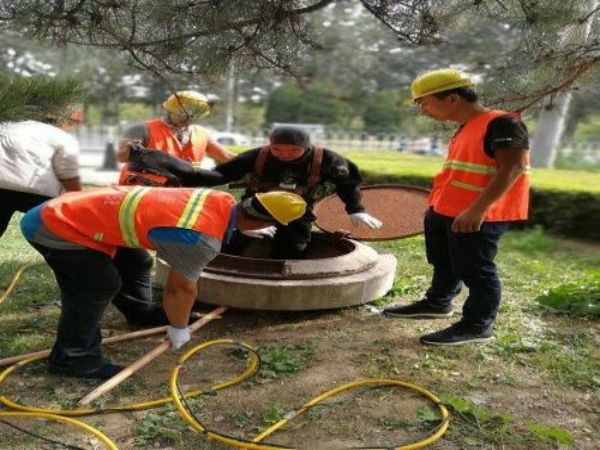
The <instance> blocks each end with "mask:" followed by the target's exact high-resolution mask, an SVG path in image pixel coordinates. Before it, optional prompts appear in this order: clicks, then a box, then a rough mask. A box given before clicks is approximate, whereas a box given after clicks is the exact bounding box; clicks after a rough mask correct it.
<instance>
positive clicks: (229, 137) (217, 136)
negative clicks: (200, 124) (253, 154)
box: [209, 131, 252, 145]
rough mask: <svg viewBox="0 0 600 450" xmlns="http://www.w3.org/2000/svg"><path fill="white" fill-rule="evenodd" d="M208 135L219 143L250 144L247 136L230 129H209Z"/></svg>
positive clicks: (250, 141)
mask: <svg viewBox="0 0 600 450" xmlns="http://www.w3.org/2000/svg"><path fill="white" fill-rule="evenodd" d="M209 134H210V136H211V137H212V138H213V139H214V140H215V141H216V142H218V143H219V144H221V145H252V140H251V139H250V137H249V136H246V135H244V134H241V133H233V132H230V131H210V132H209Z"/></svg>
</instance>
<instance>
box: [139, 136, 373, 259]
mask: <svg viewBox="0 0 600 450" xmlns="http://www.w3.org/2000/svg"><path fill="white" fill-rule="evenodd" d="M157 153H158V152H153V151H151V150H143V149H134V154H132V155H131V156H130V157H129V160H130V161H131V162H130V163H129V166H130V170H133V171H136V172H137V171H142V172H143V171H144V170H146V171H157V172H158V173H162V172H164V173H166V174H167V176H168V178H170V179H173V178H176V179H177V180H179V182H180V183H181V184H182V185H184V186H185V185H187V186H190V185H191V186H216V185H220V184H226V183H231V182H234V181H239V180H241V179H243V178H246V179H247V180H246V181H245V182H242V183H240V184H238V185H231V187H244V188H245V189H246V190H245V193H244V195H243V196H242V198H243V199H245V198H250V197H252V196H253V195H254V194H256V193H257V192H268V191H272V190H284V191H289V192H294V193H296V194H298V195H300V196H301V197H302V198H303V199H304V200H305V201H306V203H307V205H308V207H307V211H306V213H305V214H304V215H303V216H302V217H300V218H298V219H296V220H294V221H291V222H290V223H289V224H287V225H282V224H277V227H276V228H277V229H276V232H275V233H274V240H273V243H272V245H271V253H270V255H269V256H270V257H272V258H277V259H301V258H302V255H303V253H304V251H305V250H306V248H307V246H308V244H309V242H310V239H311V228H312V224H313V222H314V220H315V216H314V215H313V213H312V207H313V205H314V204H315V203H316V202H317V201H318V200H320V199H321V198H323V197H324V196H325V194H327V193H328V192H329V191H330V190H333V191H334V192H335V193H337V195H338V196H339V197H340V199H341V200H342V201H343V202H344V204H345V209H346V212H347V213H348V214H349V215H350V218H351V219H352V222H353V223H355V224H360V223H362V224H364V225H366V226H368V227H370V228H373V229H377V228H380V227H381V225H382V223H381V221H379V220H378V219H376V218H375V217H373V216H371V215H370V214H368V213H367V212H366V211H365V208H364V207H363V205H362V204H361V196H360V188H359V184H360V182H361V177H360V173H359V171H358V168H357V167H356V165H355V164H354V163H352V162H351V161H349V160H347V159H346V158H344V157H342V156H340V155H338V154H337V153H335V152H333V151H331V150H328V149H324V148H321V147H319V146H315V145H312V144H311V142H310V136H309V135H308V134H307V133H306V132H305V131H304V130H302V129H300V128H296V127H290V126H282V127H277V128H275V129H274V130H273V131H272V132H271V135H270V136H269V145H266V146H264V147H261V148H255V149H252V150H248V151H246V152H243V153H241V154H240V155H238V156H237V157H235V158H233V159H231V160H229V161H227V162H225V163H223V164H220V165H218V166H217V167H215V169H214V170H212V171H206V170H196V169H194V168H193V167H192V165H191V164H190V163H187V162H185V161H174V160H173V158H169V157H168V155H164V154H162V155H161V154H157ZM269 236H271V234H269ZM271 237H272V236H271ZM244 240H245V238H244V237H243V236H239V234H236V235H235V236H234V238H233V239H232V241H231V242H230V244H229V246H228V247H227V248H226V249H225V252H227V253H234V254H239V253H241V248H243V247H244V245H245V244H246V242H244Z"/></svg>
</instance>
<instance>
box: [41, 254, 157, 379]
mask: <svg viewBox="0 0 600 450" xmlns="http://www.w3.org/2000/svg"><path fill="white" fill-rule="evenodd" d="M31 245H33V247H34V248H35V249H36V250H37V251H38V252H40V253H41V254H42V256H43V257H44V259H45V260H46V262H47V263H48V265H49V266H50V267H51V269H52V271H53V272H54V275H55V277H56V281H57V283H58V286H59V288H60V300H61V305H62V308H61V313H60V318H59V322H58V331H57V334H56V342H55V343H54V346H53V348H52V352H51V353H50V357H49V360H48V362H49V364H50V365H55V366H59V367H62V368H65V369H72V370H74V371H80V372H88V371H91V370H94V369H95V368H97V367H98V366H99V365H100V364H101V363H102V354H101V348H100V342H101V339H102V338H101V335H100V320H101V318H102V315H103V313H104V310H105V309H106V307H107V306H108V304H109V303H110V301H111V300H113V299H114V300H115V302H120V303H121V304H120V309H121V308H123V309H126V310H127V311H128V312H129V313H132V311H133V309H134V308H132V307H131V306H128V303H127V301H128V300H132V299H135V300H137V303H136V302H133V304H134V305H138V304H141V305H140V306H141V307H144V306H145V305H147V304H148V302H151V300H152V299H151V296H150V294H151V288H150V267H151V265H152V260H151V258H150V256H149V255H148V252H147V251H146V250H141V249H119V251H118V253H117V257H116V258H115V260H114V261H113V260H112V259H111V258H110V256H108V255H107V254H105V253H103V252H99V251H96V250H91V249H86V250H58V249H53V248H48V247H45V246H43V245H39V244H35V243H31ZM147 259H149V260H150V265H149V266H148V264H144V263H142V264H139V263H138V262H136V261H146V262H147ZM144 300H146V301H144ZM123 309H122V311H123ZM126 315H127V314H126Z"/></svg>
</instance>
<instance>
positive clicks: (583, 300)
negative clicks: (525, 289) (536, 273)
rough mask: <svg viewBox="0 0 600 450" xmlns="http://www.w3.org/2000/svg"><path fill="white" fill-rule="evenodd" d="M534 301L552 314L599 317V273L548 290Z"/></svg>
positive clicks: (595, 272) (592, 273)
mask: <svg viewBox="0 0 600 450" xmlns="http://www.w3.org/2000/svg"><path fill="white" fill-rule="evenodd" d="M535 300H536V301H537V302H538V303H539V304H540V305H542V307H544V308H546V309H549V310H551V311H553V312H557V313H563V314H569V315H574V316H590V317H600V271H593V272H590V273H589V274H588V275H587V276H584V277H583V278H582V279H581V280H579V281H576V282H571V283H566V284H562V285H560V286H557V287H555V288H553V289H550V290H549V291H547V292H546V293H544V294H543V295H540V296H539V297H537V298H536V299H535Z"/></svg>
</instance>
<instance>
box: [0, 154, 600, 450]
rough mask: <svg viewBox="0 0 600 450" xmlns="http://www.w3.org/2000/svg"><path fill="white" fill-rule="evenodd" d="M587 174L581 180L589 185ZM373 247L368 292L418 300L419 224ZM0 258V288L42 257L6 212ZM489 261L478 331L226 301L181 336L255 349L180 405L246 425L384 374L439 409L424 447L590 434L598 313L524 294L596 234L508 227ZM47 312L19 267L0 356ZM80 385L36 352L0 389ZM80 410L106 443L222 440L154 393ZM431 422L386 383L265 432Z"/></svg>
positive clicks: (310, 444) (220, 424) (198, 369)
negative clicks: (452, 338)
mask: <svg viewBox="0 0 600 450" xmlns="http://www.w3.org/2000/svg"><path fill="white" fill-rule="evenodd" d="M361 155H363V154H361ZM350 156H351V157H354V154H352V155H350ZM361 157H362V156H361ZM382 157H383V156H382ZM369 160H370V158H369ZM438 162H439V161H436V160H430V159H427V158H420V157H406V156H404V155H403V156H402V159H401V162H398V164H402V165H403V166H404V168H405V169H406V168H407V167H408V165H409V163H411V164H414V166H415V170H418V169H419V170H422V169H423V167H422V166H423V165H424V164H425V163H427V164H428V166H427V167H428V168H429V169H428V170H431V171H432V172H433V171H435V167H434V166H435V165H436V164H437V163H438ZM360 164H361V165H363V162H362V161H361V162H360ZM367 164H369V161H364V165H367ZM372 164H373V165H374V166H375V165H380V166H378V168H377V169H374V170H383V169H382V167H384V168H385V170H393V168H392V167H391V166H392V162H391V161H390V162H389V164H388V163H386V162H376V163H375V162H373V163H372ZM394 164H395V160H394ZM542 175H543V176H542ZM545 177H547V181H548V182H550V181H551V180H550V178H551V177H550V175H546V173H545V172H543V171H540V178H539V179H538V182H540V183H543V182H544V181H542V180H544V179H546V178H545ZM577 181H578V182H581V183H585V181H584V180H581V179H579V180H577ZM589 183H590V184H588V186H587V187H588V188H589V187H590V185H591V184H593V183H592V182H591V180H590V181H589ZM595 183H596V184H595V186H598V182H597V181H595ZM378 247H380V248H382V249H385V250H387V251H390V252H392V253H393V254H394V255H395V256H396V257H397V259H398V272H397V278H396V282H395V285H394V289H393V291H392V292H391V293H390V294H389V295H387V296H386V297H384V298H382V299H380V300H378V301H377V302H376V305H377V306H382V305H384V304H389V303H394V302H400V301H410V300H414V299H417V298H418V297H419V295H421V294H422V292H423V291H424V289H425V288H426V287H427V284H428V280H429V276H430V270H429V267H428V265H427V263H426V261H425V257H424V252H423V238H422V237H419V236H418V237H414V238H410V239H406V240H401V241H395V242H387V243H385V244H378ZM0 261H1V266H0V292H2V291H3V290H4V289H6V287H7V286H8V284H9V283H10V281H11V279H12V277H13V276H14V274H15V272H16V271H17V270H18V268H19V267H22V266H23V265H25V264H30V263H34V262H40V261H41V257H40V256H39V255H38V254H37V253H36V252H35V251H34V250H33V249H32V248H31V247H30V246H29V245H28V244H27V243H26V242H25V241H24V240H23V238H22V237H21V236H20V232H19V230H18V226H17V218H16V217H15V218H14V219H13V222H12V223H11V226H10V228H9V230H8V232H7V233H6V234H5V235H4V236H3V237H2V239H1V240H0ZM497 261H498V264H499V267H500V271H501V275H502V278H503V281H504V287H505V292H504V302H503V304H502V309H501V312H500V316H499V319H498V321H497V329H496V339H495V340H494V341H493V342H492V343H489V344H486V345H481V346H476V345H473V346H463V347H456V348H428V347H423V346H421V345H419V344H418V341H417V339H418V336H419V335H420V334H423V333H426V332H430V331H433V330H436V329H439V328H440V327H443V326H446V325H447V324H449V323H450V321H448V320H438V321H433V320H422V321H403V320H398V319H396V320H394V319H388V318H385V317H383V316H381V315H380V314H376V313H373V311H372V309H370V308H366V307H358V308H348V309H343V310H336V311H327V312H303V313H274V312H238V311H228V312H227V313H226V314H225V315H224V317H223V319H221V320H217V321H214V322H211V323H210V324H209V325H208V326H207V327H206V328H204V329H203V330H202V332H201V333H199V334H198V337H197V338H196V340H195V342H196V343H198V342H201V341H203V340H206V339H215V338H220V337H227V338H232V339H237V340H243V341H245V342H248V343H249V344H251V345H253V346H254V347H257V348H258V349H259V353H260V354H261V356H262V357H263V359H264V361H265V363H264V364H263V366H261V371H260V372H259V374H258V376H257V377H256V378H255V379H253V380H251V381H247V382H244V383H242V384H241V385H239V386H235V387H233V388H231V389H229V390H227V391H223V393H219V395H218V396H213V397H210V398H201V399H197V400H193V401H191V402H190V403H191V406H192V408H194V410H195V411H196V414H197V415H198V416H199V417H200V418H202V420H203V421H205V422H206V423H208V424H209V426H210V427H211V428H212V429H215V430H218V431H220V432H225V433H229V434H232V435H235V436H244V437H246V438H251V437H252V436H254V435H255V434H256V433H257V430H260V429H263V428H265V427H266V426H268V425H269V424H270V423H273V422H274V421H276V420H277V419H278V418H279V417H281V416H282V415H283V414H284V413H285V412H286V411H289V410H291V409H294V408H297V407H298V406H299V405H301V404H303V403H304V402H306V401H308V400H309V399H310V398H312V397H314V396H316V395H317V394H319V393H320V392H323V391H325V390H327V389H330V388H331V387H334V386H336V385H339V384H341V383H343V382H348V381H352V380H355V379H359V378H365V377H392V378H397V379H400V380H404V381H407V382H410V383H416V384H419V385H422V386H424V387H426V388H428V389H430V390H432V391H433V392H434V393H436V394H437V395H438V396H440V397H441V398H442V400H443V401H444V402H445V403H446V404H447V405H449V408H450V409H451V410H452V420H451V422H450V428H449V431H448V433H447V434H446V435H445V436H444V438H442V440H440V441H438V442H437V443H436V444H434V445H433V446H432V447H431V448H436V449H459V448H460V449H502V448H505V449H553V448H567V447H571V448H577V449H590V450H591V449H595V448H598V447H597V443H598V442H599V441H600V435H599V431H598V430H599V429H600V428H599V422H598V417H599V416H598V413H599V411H600V409H599V408H600V404H599V398H600V396H599V395H598V394H599V391H600V351H599V348H600V327H599V324H598V322H597V321H593V320H589V319H584V318H570V317H566V316H559V315H554V314H550V313H548V312H545V311H543V310H541V309H540V308H539V307H538V306H536V303H535V302H534V298H535V297H536V296H537V295H539V294H541V293H543V292H544V291H545V290H546V289H548V288H549V287H552V286H554V285H558V284H561V283H564V282H566V281H574V280H578V279H581V277H582V276H583V275H584V274H585V273H586V272H588V271H591V270H594V269H598V268H600V246H598V245H597V244H591V243H580V242H575V241H567V240H561V239H558V238H555V237H552V236H549V235H547V234H545V233H544V232H542V231H541V230H529V231H514V232H509V233H508V234H507V235H506V236H505V237H504V238H503V241H502V242H501V251H500V254H499V256H498V259H497ZM457 303H458V305H460V303H461V300H460V299H459V301H458V302H457ZM459 310H460V309H459ZM58 313H59V307H58V291H57V288H56V286H55V282H54V279H53V277H52V275H51V272H50V271H49V269H48V268H47V267H46V266H44V265H40V266H37V267H33V268H31V269H29V270H28V271H26V272H25V273H24V275H23V276H22V278H21V281H20V283H19V284H18V286H17V288H16V289H15V290H14V291H13V292H12V293H11V295H10V296H9V297H8V298H7V300H6V301H4V303H3V304H1V305H0V317H1V321H0V357H6V356H10V355H15V354H21V353H24V352H28V351H35V350H40V349H44V348H47V347H48V346H50V345H51V343H52V341H53V338H54V333H55V324H56V320H57V317H58ZM102 327H103V330H104V331H105V332H107V333H112V332H116V333H119V332H124V331H126V330H127V326H126V325H125V324H124V321H123V319H122V318H121V317H120V316H119V314H118V313H116V312H115V311H114V310H111V311H109V312H108V313H107V317H106V319H105V320H104V322H103V325H102ZM156 344H157V340H156V339H147V340H141V341H135V342H134V343H129V344H123V345H119V346H117V347H110V348H109V349H107V353H108V357H109V358H110V359H111V360H115V361H117V362H121V363H128V362H131V361H133V360H134V359H135V358H136V357H138V356H139V355H140V354H142V353H143V352H145V351H148V350H150V349H151V348H153V346H155V345H156ZM188 348H189V347H188ZM175 357H176V355H174V354H169V355H165V356H162V357H161V358H159V359H158V360H157V361H156V362H155V363H154V364H153V365H152V367H150V368H147V369H144V370H143V371H142V372H141V373H140V374H139V375H136V376H134V377H133V378H132V379H130V380H129V381H127V382H126V383H124V384H123V385H122V386H120V387H119V388H118V389H117V390H115V391H114V392H113V393H111V394H109V395H108V396H107V397H106V398H105V399H101V400H100V401H99V403H98V406H108V405H109V404H116V403H119V404H126V403H131V402H134V401H140V400H142V399H150V398H157V397H160V396H163V395H164V394H165V392H166V380H167V377H168V373H169V370H170V368H171V367H173V365H174V364H175V361H176V359H175ZM243 358H244V356H243V355H242V356H241V359H243ZM239 359H240V354H239V352H238V353H236V352H234V351H231V350H227V351H223V352H220V353H218V352H216V353H215V354H211V353H209V354H207V355H206V356H205V357H204V358H202V361H198V362H197V361H194V362H192V363H190V364H189V365H188V366H186V370H185V371H184V374H185V379H184V380H183V382H182V383H183V384H182V386H183V388H184V389H191V388H192V387H196V386H197V385H199V384H200V385H210V383H212V382H213V381H216V380H221V381H222V380H225V379H229V378H231V377H232V376H234V374H235V373H238V372H236V371H235V370H238V371H239V367H238V368H237V369H235V367H234V366H235V364H236V361H239ZM227 364H230V366H229V365H227ZM232 368H233V369H232ZM229 370H234V372H231V373H230V372H228V371H229ZM207 383H208V384H207ZM93 386H94V384H93V383H92V382H88V381H73V380H69V379H63V378H60V377H54V376H49V375H47V374H46V372H45V371H44V368H43V366H42V365H40V364H38V365H36V366H33V367H28V368H25V369H24V370H23V369H22V370H20V371H17V373H16V374H14V375H11V376H10V377H9V379H7V381H6V382H5V383H4V384H3V385H2V387H1V388H0V389H1V392H2V394H3V395H8V396H10V397H12V398H16V399H18V400H19V401H22V402H24V403H26V404H30V405H38V406H41V405H43V406H46V407H54V408H56V407H67V406H73V404H74V402H75V400H76V399H77V398H79V397H81V396H82V395H83V394H84V393H86V392H88V391H89V390H91V388H92V387H93ZM82 420H84V421H85V422H87V423H90V424H92V425H93V426H95V427H97V428H98V429H100V430H102V431H103V432H105V433H106V434H108V435H109V436H110V437H111V438H112V439H113V440H114V441H115V442H116V443H117V445H118V446H119V448H120V449H134V448H148V449H150V448H171V449H190V448H204V449H221V448H226V447H224V446H222V445H221V444H217V443H213V442H209V441H206V439H204V438H203V437H201V436H198V435H197V434H195V433H193V432H192V431H190V429H189V428H188V427H187V426H186V425H185V424H184V423H183V421H182V420H181V419H180V418H179V417H178V415H177V414H176V413H175V412H174V411H173V407H172V406H169V405H168V406H163V407H161V408H155V409H152V410H147V411H139V412H134V413H119V414H107V415H97V416H90V417H87V418H83V419H82ZM436 420H437V417H436V415H435V411H434V410H433V409H431V408H430V407H429V406H427V404H426V403H422V402H420V401H419V399H418V398H416V397H415V396H412V397H411V396H410V394H407V393H403V392H400V393H399V392H396V391H393V390H391V389H389V388H386V389H378V390H370V391H365V392H360V393H357V394H352V395H350V394H349V395H348V396H345V397H341V398H334V399H332V400H331V401H330V402H328V403H327V404H325V405H324V406H322V407H319V408H315V409H312V410H311V411H310V412H309V413H308V414H306V415H305V416H303V419H300V420H299V421H294V422H292V423H291V424H290V425H288V426H286V427H285V428H284V429H282V430H281V431H280V432H278V433H277V434H275V435H274V436H272V437H269V438H268V440H269V441H270V442H275V443H278V444H280V445H290V446H293V445H296V446H303V447H306V448H317V446H318V444H323V443H325V442H329V443H332V442H333V443H336V445H341V446H346V447H348V446H355V447H356V446H367V445H371V446H373V445H375V444H377V445H379V446H381V447H386V446H387V447H389V446H390V445H391V444H390V443H398V442H406V440H410V439H411V438H412V439H415V438H416V437H417V436H419V435H422V434H423V433H424V432H426V431H427V430H428V429H430V428H431V427H432V426H434V423H435V422H436ZM13 423H17V424H19V426H21V427H24V428H28V429H34V430H35V431H37V432H38V433H39V434H42V435H44V436H48V437H55V438H60V439H61V440H63V441H69V442H70V443H71V444H73V443H76V444H77V445H80V446H83V447H84V448H102V447H100V446H98V447H95V446H94V445H95V444H94V442H93V441H90V440H89V439H88V438H87V437H84V436H83V435H82V434H79V433H78V432H74V431H72V429H70V428H65V427H64V426H61V425H51V424H49V423H43V424H39V423H38V424H35V423H31V422H25V421H13ZM0 428H3V431H2V432H3V436H4V437H3V443H2V444H0V448H11V449H30V448H55V447H48V446H47V447H44V446H43V445H48V444H43V443H41V441H39V440H36V439H34V438H33V437H28V436H25V435H23V434H22V433H19V432H17V431H15V430H14V429H11V428H4V427H3V424H2V423H0ZM86 445H87V447H86Z"/></svg>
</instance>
